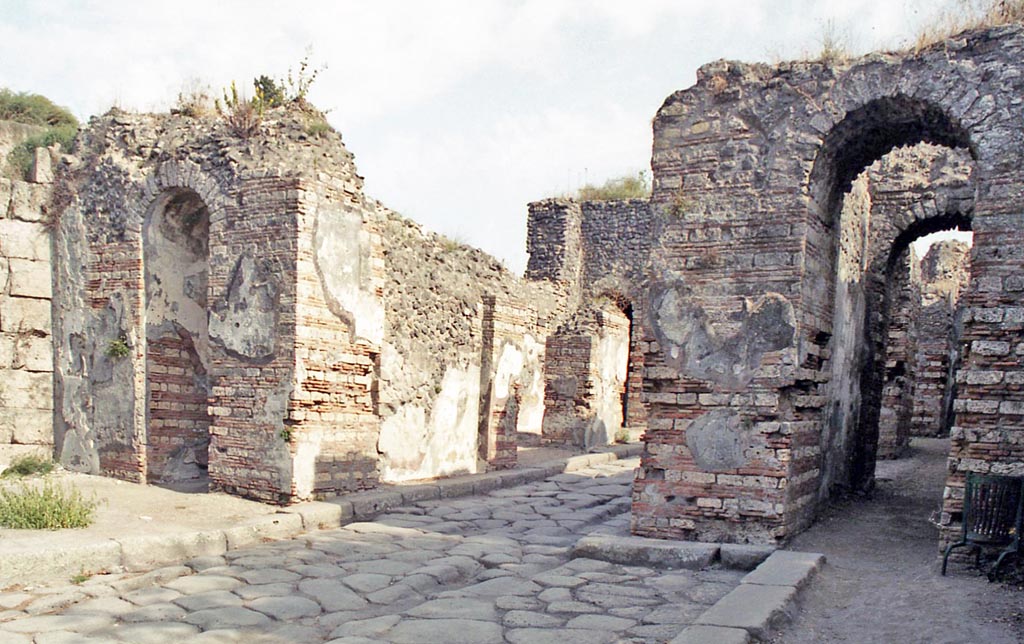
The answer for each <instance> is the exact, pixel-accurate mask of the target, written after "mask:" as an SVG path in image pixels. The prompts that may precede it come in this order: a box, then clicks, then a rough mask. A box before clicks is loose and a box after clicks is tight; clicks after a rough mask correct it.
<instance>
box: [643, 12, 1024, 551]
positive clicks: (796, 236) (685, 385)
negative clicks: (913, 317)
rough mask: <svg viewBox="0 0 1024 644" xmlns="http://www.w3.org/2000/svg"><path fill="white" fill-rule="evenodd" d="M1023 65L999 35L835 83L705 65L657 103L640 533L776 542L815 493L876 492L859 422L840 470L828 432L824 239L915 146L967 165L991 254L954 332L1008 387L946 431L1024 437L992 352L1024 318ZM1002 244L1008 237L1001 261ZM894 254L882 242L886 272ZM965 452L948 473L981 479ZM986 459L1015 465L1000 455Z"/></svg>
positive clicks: (963, 41)
mask: <svg viewBox="0 0 1024 644" xmlns="http://www.w3.org/2000/svg"><path fill="white" fill-rule="evenodd" d="M1022 47H1024V36H1022V34H1021V32H1020V30H1019V29H1018V28H1001V29H994V30H989V31H984V32H978V33H974V34H968V35H966V36H963V37H960V38H958V39H955V40H952V41H949V42H946V43H943V44H941V45H939V46H936V47H934V48H932V49H928V50H925V51H922V52H919V53H916V54H912V55H898V54H872V55H871V56H868V57H865V58H863V59H860V60H855V61H851V62H849V63H845V64H842V65H839V66H836V67H828V66H825V65H823V64H821V63H810V62H808V63H785V64H783V65H780V66H777V67H771V66H767V65H743V64H739V63H732V62H717V63H712V64H710V65H706V66H705V67H703V68H701V70H700V71H699V73H698V82H697V85H696V86H694V87H693V88H690V89H688V90H684V91H681V92H677V93H676V94H674V95H672V96H670V97H669V98H668V99H667V100H666V102H665V104H664V105H663V106H662V108H661V109H660V110H659V113H658V116H657V117H656V119H655V122H654V152H653V157H652V167H653V170H654V193H653V196H652V204H653V208H654V211H655V218H654V221H655V228H656V230H655V239H657V240H658V244H657V246H655V247H653V248H652V253H651V256H652V261H651V273H650V275H651V280H650V291H649V294H650V296H649V297H648V298H647V301H646V304H645V308H644V310H643V312H642V319H643V321H644V340H645V341H646V345H645V346H646V348H647V353H646V354H645V355H644V369H645V382H644V386H645V390H646V391H647V392H648V431H647V434H646V451H645V454H644V456H643V459H642V467H641V470H640V472H639V474H638V477H637V480H636V482H635V487H634V496H633V529H634V531H635V532H637V533H639V534H643V535H648V536H661V537H682V538H696V539H712V540H713V539H726V540H732V541H737V540H738V541H743V540H749V541H774V540H780V539H785V538H786V537H787V536H788V535H790V534H792V533H793V532H795V531H797V530H800V529H802V528H803V527H804V526H806V525H808V524H809V522H810V521H811V520H813V518H814V515H815V512H816V509H817V507H818V504H819V502H820V500H821V499H822V498H823V497H824V496H825V495H827V491H825V490H823V487H822V484H823V483H824V482H826V481H828V480H829V479H831V482H832V483H833V484H834V485H838V486H839V487H844V486H851V487H858V486H860V485H863V484H865V483H868V484H869V482H870V480H871V477H872V474H873V463H874V450H875V449H876V447H877V438H875V437H872V436H871V435H870V432H865V431H864V427H865V426H864V424H863V423H858V425H857V427H858V430H857V431H856V432H854V434H853V435H852V436H850V440H849V441H847V444H848V445H850V449H849V450H847V451H845V452H843V451H839V450H837V449H836V445H837V444H839V443H841V442H842V441H841V440H835V439H836V438H837V437H836V436H835V435H833V433H832V432H831V430H830V429H829V428H830V427H831V425H830V423H831V422H832V421H830V420H829V418H830V413H829V412H830V410H831V409H832V407H833V406H832V402H833V398H832V395H833V393H832V390H831V387H830V382H829V380H830V374H831V372H832V366H831V364H830V360H831V359H832V357H833V349H834V348H835V345H834V343H833V338H834V337H835V336H834V333H833V331H834V330H835V328H834V326H833V321H834V319H835V318H834V315H835V307H834V302H835V299H834V292H835V269H836V261H837V247H838V243H837V235H838V228H839V227H838V226H837V225H836V224H837V223H838V220H839V216H840V209H841V204H842V200H843V199H842V197H843V195H844V194H846V193H847V192H849V190H850V186H851V184H852V183H853V181H854V180H855V179H856V177H857V176H858V175H859V174H860V173H861V172H862V171H863V170H864V169H865V168H866V167H867V166H869V165H870V164H871V163H873V162H874V161H876V160H878V159H880V158H882V157H883V156H885V155H886V154H887V153H888V152H889V151H890V150H892V149H893V148H895V147H901V146H906V145H913V144H916V143H920V142H924V141H928V142H931V143H934V144H938V145H942V146H946V147H948V148H951V149H952V148H959V149H962V150H967V151H969V154H970V156H971V157H972V160H973V162H974V165H975V168H976V170H975V176H974V182H975V184H974V185H975V190H973V191H972V192H973V193H976V194H977V199H976V200H975V202H974V204H973V213H972V216H971V218H970V220H971V225H972V226H973V229H974V231H975V240H976V244H977V243H980V242H979V240H980V239H988V240H989V242H990V243H992V244H993V245H992V246H991V247H990V250H989V252H990V253H991V255H990V256H988V257H989V258H990V259H989V261H988V262H982V264H981V266H980V267H979V266H978V265H977V264H973V265H972V270H973V271H974V275H973V276H972V288H971V289H970V291H969V293H968V295H967V299H968V300H969V301H973V302H975V304H976V305H977V306H978V307H980V308H981V309H984V311H985V312H984V313H983V314H982V317H981V318H979V317H977V316H974V317H973V318H972V321H971V322H968V321H967V320H966V318H967V316H965V333H967V331H966V329H967V327H968V326H970V325H972V324H973V327H974V328H973V332H974V333H975V335H972V336H970V337H971V338H972V339H973V340H976V341H978V342H982V343H986V344H979V345H978V347H979V350H980V352H981V353H969V354H967V355H965V358H964V360H965V368H967V367H966V365H967V364H969V363H971V362H972V361H974V363H975V364H976V365H977V367H978V368H979V369H980V370H981V371H984V372H986V375H985V376H984V377H985V378H988V379H989V380H991V379H992V376H990V375H988V372H989V371H990V370H991V369H993V368H995V367H996V363H999V365H998V366H999V367H1001V368H1002V369H1000V371H1001V372H1002V373H1001V374H1000V380H999V386H994V387H993V386H987V385H980V386H978V387H977V388H976V389H974V390H965V389H961V390H960V392H959V393H958V396H959V398H958V400H967V399H970V400H972V401H976V402H972V405H973V406H974V408H975V409H977V410H978V411H979V412H981V410H982V408H984V411H985V412H986V413H988V414H989V415H990V418H987V419H986V418H984V417H983V416H982V414H981V413H979V414H978V416H971V415H960V416H958V421H957V422H958V423H964V422H965V423H967V424H968V425H973V424H976V423H982V422H983V421H987V420H995V419H996V417H998V419H999V421H1001V422H1002V424H1001V425H999V426H998V429H996V426H995V425H992V428H993V431H992V432H990V433H989V434H987V436H988V437H989V438H990V439H991V441H992V443H993V444H1000V445H1003V446H1004V447H1007V446H1011V445H1013V444H1015V439H1014V436H1015V435H1016V434H1015V433H1019V432H1020V431H1022V429H1024V428H1022V427H1021V424H1020V422H1019V421H1020V417H1018V416H1016V415H1015V412H1014V410H1015V409H1017V408H1016V407H1015V406H1014V405H1015V404H1016V399H1017V397H1019V395H1020V393H1021V392H1019V391H1018V390H1017V388H1016V387H1013V386H1007V385H1006V384H1004V382H1005V381H1004V380H1003V375H1004V374H1005V373H1007V372H1006V369H1010V371H1020V370H1021V369H1024V365H1021V364H1020V360H1019V359H1018V358H1009V356H1011V355H1013V354H1012V353H1011V351H1012V350H1011V349H1010V347H1009V345H1005V346H1004V345H1003V344H998V343H999V342H1006V341H1007V340H999V339H997V338H999V337H1003V338H1005V337H1006V334H1007V332H1008V331H1012V330H1013V329H1012V328H1010V327H1008V326H1006V325H1005V311H1006V310H1008V309H1009V308H1013V307H1014V306H1017V304H1016V303H1018V302H1019V301H1020V297H1019V293H1018V292H1017V291H1014V290H1011V288H1009V287H1007V285H1006V282H1005V281H1004V280H1005V279H1010V275H1011V274H1012V271H1011V269H1010V268H1009V267H1010V266H1015V267H1018V268H1017V269H1014V270H1019V266H1020V265H1021V263H1022V260H1021V259H1020V258H1017V256H1016V254H1015V251H1013V250H1008V249H1007V247H1006V242H1007V241H1011V240H1012V241H1011V248H1016V247H1018V246H1020V243H1019V242H1018V240H1017V238H1018V237H1020V235H1021V234H1024V233H1021V232H1020V231H1021V227H1020V226H1019V218H1020V216H1019V213H1020V212H1021V210H1022V208H1024V202H1022V199H1021V196H1020V193H1019V190H1018V189H1017V188H1016V187H1015V186H1020V185H1021V176H1020V173H1021V170H1020V167H1021V163H1020V161H1021V158H1022V150H1021V148H1020V146H1019V145H1018V141H1019V136H1018V133H1019V124H1017V123H1016V122H1015V121H1014V120H1013V119H1012V118H1011V117H1010V114H1011V113H1012V108H1011V107H1009V106H1010V103H1011V102H1012V100H1014V99H1013V98H1012V97H1013V96H1015V95H1016V94H1017V93H1018V92H1019V91H1020V89H1021V87H1019V86H1020V85H1021V84H1022V81H1020V79H1019V76H1020V75H1019V70H1018V69H1017V68H1018V67H1019V65H1018V62H1017V61H1019V54H1020V51H1021V49H1022ZM978 97H984V99H983V100H979V98H978ZM675 205H678V206H681V207H673V206H675ZM948 206H949V204H943V205H942V207H940V205H939V204H938V203H937V200H936V201H932V202H931V203H924V204H922V205H921V206H920V207H914V208H911V209H910V210H909V211H908V212H906V213H905V215H904V219H903V220H902V221H904V222H905V223H906V228H903V231H904V232H905V233H906V236H905V237H911V238H913V237H916V236H919V235H923V234H927V233H930V232H933V231H935V230H941V229H944V228H948V227H950V224H951V223H952V222H953V221H954V220H956V219H957V213H955V212H952V211H955V210H958V209H957V208H952V207H948ZM960 214H963V213H960ZM1014 222H1016V223H1014ZM982 231H985V232H982ZM901 235H903V233H901ZM996 236H1005V239H1004V241H1003V242H1002V244H1001V246H1002V249H1001V250H998V251H997V248H998V247H1000V244H999V243H995V237H996ZM905 237H898V238H897V239H896V240H893V241H892V243H891V246H890V254H889V256H888V258H890V259H891V257H892V256H893V254H895V255H898V254H899V250H896V253H892V249H897V247H899V246H901V245H902V244H904V243H905V242H906V238H905ZM977 248H978V246H976V247H975V254H976V255H977V254H978V253H977ZM982 255H985V254H984V253H982ZM997 255H998V257H999V260H998V261H997V260H996V259H995V257H996V256H997ZM874 273H875V274H876V275H877V274H879V273H877V272H874ZM883 292H884V291H883ZM868 293H869V294H870V293H871V290H870V289H869V290H868ZM981 293H985V295H981ZM997 309H998V310H999V314H998V315H997V314H996V313H995V311H996V310H997ZM996 317H999V320H1000V321H999V322H992V321H989V320H994V319H995V318H996ZM879 337H885V336H884V335H881V336H879ZM987 342H996V343H997V344H994V345H990V344H987ZM1004 349H1005V350H1004ZM1014 377H1015V376H1014ZM968 389H969V388H968ZM981 400H985V403H984V404H983V405H979V404H977V403H978V402H980V401H981ZM957 404H958V405H966V403H965V402H958V403H957ZM1000 410H1001V411H1000ZM868 420H869V421H870V419H868ZM869 424H870V422H869ZM983 424H984V425H985V426H986V427H988V426H989V423H988V422H983ZM847 426H849V425H847ZM972 441H973V436H972V437H968V438H966V439H965V441H964V444H965V445H966V444H968V443H971V442H972ZM823 447H826V448H827V449H828V452H829V453H830V454H831V456H830V457H829V458H831V460H830V461H828V460H825V455H824V454H823V452H822V448H823ZM958 449H959V448H955V449H954V452H953V457H954V460H953V466H954V469H955V470H957V471H958V472H962V469H963V468H965V467H970V468H971V469H974V466H973V464H971V463H969V462H968V461H967V460H960V456H961V454H960V453H959V452H958V451H957V450H958ZM1008 454H1009V455H1008ZM987 456H988V459H989V462H992V461H994V462H997V463H1003V462H1006V461H1009V462H1011V463H1012V462H1016V461H1018V460H1019V458H1020V456H1019V454H1016V453H1014V450H1013V449H1012V448H1010V449H1006V450H1003V451H999V452H996V451H989V452H988V453H987ZM986 467H987V468H995V465H986ZM823 468H826V469H823ZM961 475H962V474H960V473H958V474H955V475H954V476H953V478H951V481H950V483H951V485H952V486H953V487H956V486H957V485H958V477H959V476H961Z"/></svg>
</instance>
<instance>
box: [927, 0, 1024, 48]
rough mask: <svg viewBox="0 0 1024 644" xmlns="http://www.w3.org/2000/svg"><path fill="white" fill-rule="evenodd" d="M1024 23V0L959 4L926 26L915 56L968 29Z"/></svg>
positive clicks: (977, 0) (971, 0) (979, 0)
mask: <svg viewBox="0 0 1024 644" xmlns="http://www.w3.org/2000/svg"><path fill="white" fill-rule="evenodd" d="M1021 22H1024V0H960V2H959V3H958V6H957V8H956V9H955V10H953V11H951V12H946V13H943V14H941V15H940V16H939V18H938V19H937V20H935V21H934V22H933V23H931V24H929V25H926V26H925V27H924V28H923V29H922V30H921V32H920V33H919V34H918V35H917V38H916V39H915V40H914V44H913V46H912V47H911V49H912V50H913V51H914V52H915V53H916V52H919V51H921V50H923V49H926V48H928V47H930V46H932V45H934V44H935V43H938V42H941V41H943V40H945V39H947V38H950V37H952V36H955V35H956V34H958V33H961V32H964V31H967V30H969V29H982V28H985V27H998V26H1001V25H1012V24H1018V23H1021Z"/></svg>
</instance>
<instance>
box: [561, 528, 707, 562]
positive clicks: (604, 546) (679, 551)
mask: <svg viewBox="0 0 1024 644" xmlns="http://www.w3.org/2000/svg"><path fill="white" fill-rule="evenodd" d="M570 556H572V557H573V558H579V557H584V558H587V559H598V560H600V561H609V562H611V563H618V564H624V565H627V566H650V567H654V568H666V569H677V568H687V569H690V570H700V569H701V568H705V567H707V566H708V565H710V564H711V562H712V561H714V559H715V557H717V556H718V544H716V543H701V542H697V541H665V540H662V539H647V538H644V537H621V536H614V535H589V536H586V537H583V538H582V539H580V540H579V541H577V542H576V545H575V546H573V549H572V552H571V553H570Z"/></svg>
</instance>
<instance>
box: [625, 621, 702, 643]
mask: <svg viewBox="0 0 1024 644" xmlns="http://www.w3.org/2000/svg"><path fill="white" fill-rule="evenodd" d="M683 628H686V627H685V626H683V625H680V624H641V625H640V626H634V627H633V628H629V629H626V633H625V635H627V636H632V637H637V638H640V640H641V641H644V642H667V641H669V640H670V639H672V638H673V637H675V636H676V635H678V634H679V631H680V630H681V629H683ZM703 644H718V640H705V641H704V642H703Z"/></svg>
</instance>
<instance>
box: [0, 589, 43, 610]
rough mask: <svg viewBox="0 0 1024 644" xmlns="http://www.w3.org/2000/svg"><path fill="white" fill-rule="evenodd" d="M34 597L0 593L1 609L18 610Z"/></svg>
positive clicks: (25, 594) (17, 593) (16, 593)
mask: <svg viewBox="0 0 1024 644" xmlns="http://www.w3.org/2000/svg"><path fill="white" fill-rule="evenodd" d="M34 597H35V595H31V594H29V593H22V592H12V593H0V608H17V607H19V606H21V605H22V604H24V603H25V602H27V601H28V600H30V599H32V598H34Z"/></svg>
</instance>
